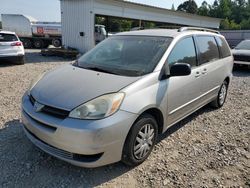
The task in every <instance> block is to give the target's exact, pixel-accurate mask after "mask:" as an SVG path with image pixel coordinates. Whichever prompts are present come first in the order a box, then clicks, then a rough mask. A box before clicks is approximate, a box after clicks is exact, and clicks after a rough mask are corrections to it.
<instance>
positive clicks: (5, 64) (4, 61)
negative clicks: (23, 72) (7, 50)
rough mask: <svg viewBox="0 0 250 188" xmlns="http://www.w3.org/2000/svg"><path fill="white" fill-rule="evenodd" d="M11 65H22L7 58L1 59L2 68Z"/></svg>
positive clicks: (0, 65)
mask: <svg viewBox="0 0 250 188" xmlns="http://www.w3.org/2000/svg"><path fill="white" fill-rule="evenodd" d="M10 66H20V65H18V64H16V63H15V62H13V61H7V60H1V61H0V68H1V67H10Z"/></svg>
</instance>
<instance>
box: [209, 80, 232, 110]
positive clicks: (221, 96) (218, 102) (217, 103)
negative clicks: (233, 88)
mask: <svg viewBox="0 0 250 188" xmlns="http://www.w3.org/2000/svg"><path fill="white" fill-rule="evenodd" d="M227 92H228V82H227V81H226V80H225V81H224V82H223V83H222V85H221V87H220V90H219V92H218V95H217V98H216V99H215V100H214V101H212V102H211V103H210V105H211V106H212V107H214V108H221V107H222V106H223V105H224V104H225V102H226V98H227Z"/></svg>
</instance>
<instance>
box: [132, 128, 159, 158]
mask: <svg viewBox="0 0 250 188" xmlns="http://www.w3.org/2000/svg"><path fill="white" fill-rule="evenodd" d="M154 137H155V130H154V128H153V125H151V124H145V125H144V126H143V127H142V128H141V129H140V131H139V132H138V134H137V136H136V139H135V143H134V148H133V152H134V156H135V158H136V159H138V160H140V159H143V158H144V157H145V156H146V155H147V154H148V153H149V152H150V151H151V148H152V147H153V141H154Z"/></svg>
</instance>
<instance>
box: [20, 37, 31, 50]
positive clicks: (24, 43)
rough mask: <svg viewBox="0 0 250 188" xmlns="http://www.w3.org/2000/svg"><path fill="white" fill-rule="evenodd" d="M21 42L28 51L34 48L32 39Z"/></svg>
mask: <svg viewBox="0 0 250 188" xmlns="http://www.w3.org/2000/svg"><path fill="white" fill-rule="evenodd" d="M21 41H22V43H23V47H24V48H28V49H29V48H32V42H31V40H30V39H22V40H21Z"/></svg>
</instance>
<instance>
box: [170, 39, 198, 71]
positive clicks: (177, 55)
mask: <svg viewBox="0 0 250 188" xmlns="http://www.w3.org/2000/svg"><path fill="white" fill-rule="evenodd" d="M175 63H187V64H189V65H191V67H195V66H196V64H197V58H196V51H195V47H194V40H193V38H192V37H188V38H185V39H182V40H181V41H179V42H178V43H177V44H176V45H175V47H174V48H173V50H172V52H171V53H170V55H169V57H168V64H169V65H173V64H175Z"/></svg>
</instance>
